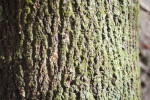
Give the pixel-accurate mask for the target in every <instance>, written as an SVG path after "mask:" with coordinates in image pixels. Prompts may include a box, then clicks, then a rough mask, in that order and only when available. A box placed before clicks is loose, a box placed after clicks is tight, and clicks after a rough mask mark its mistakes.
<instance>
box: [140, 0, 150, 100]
mask: <svg viewBox="0 0 150 100" xmlns="http://www.w3.org/2000/svg"><path fill="white" fill-rule="evenodd" d="M139 40H140V66H141V86H142V89H141V92H142V100H150V0H140V33H139Z"/></svg>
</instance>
